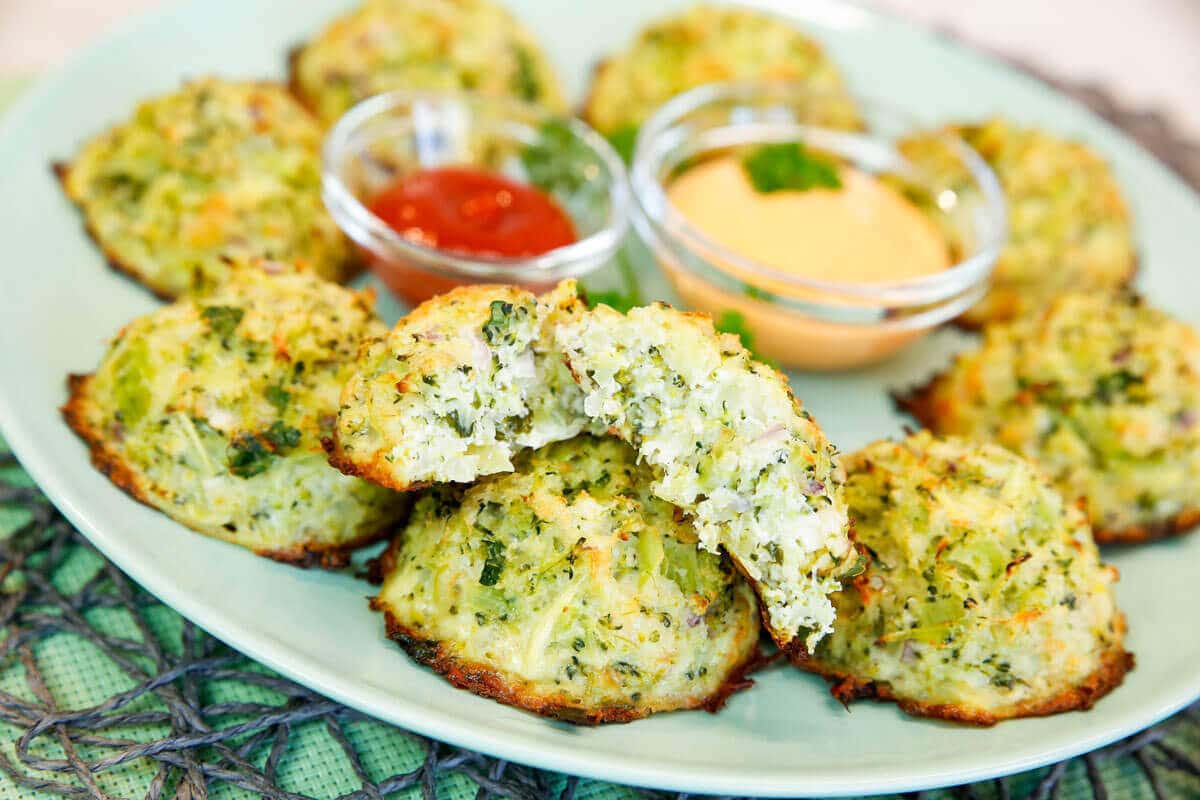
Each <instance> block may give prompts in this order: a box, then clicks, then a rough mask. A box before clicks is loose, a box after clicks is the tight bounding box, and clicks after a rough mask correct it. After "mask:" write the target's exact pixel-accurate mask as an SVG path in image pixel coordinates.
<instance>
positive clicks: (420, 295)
mask: <svg viewBox="0 0 1200 800" xmlns="http://www.w3.org/2000/svg"><path fill="white" fill-rule="evenodd" d="M369 208H370V210H371V213H373V214H374V215H375V216H377V217H379V218H380V219H381V220H383V221H384V222H385V223H387V224H388V226H389V227H391V228H392V229H393V230H395V231H396V232H397V233H399V234H400V235H401V236H403V237H404V238H406V239H408V240H409V241H411V242H413V243H415V244H420V245H424V246H425V247H430V248H434V249H438V250H445V251H448V252H451V253H454V254H457V255H465V256H483V257H510V258H522V257H529V256H536V255H540V254H542V253H546V252H548V251H550V250H554V249H555V248H558V247H562V246H564V245H568V244H571V243H572V242H574V241H575V240H576V235H575V226H574V225H573V224H572V222H571V218H570V217H569V216H567V213H566V212H565V211H563V209H562V207H561V206H559V204H558V203H557V202H555V200H554V198H552V197H550V196H549V195H548V194H546V193H545V192H542V191H540V190H538V189H536V188H534V187H532V186H529V185H527V184H524V183H520V182H518V181H514V180H511V179H510V178H506V177H504V176H502V175H497V174H495V173H492V172H485V171H483V170H477V169H472V168H470V167H438V168H436V169H427V170H421V171H420V172H415V173H413V174H411V175H407V176H405V177H404V178H402V179H400V180H399V181H397V182H396V183H394V184H392V185H391V186H389V187H388V188H386V189H384V190H383V191H382V192H380V193H379V194H378V195H376V196H375V198H374V199H373V200H372V201H371V203H370V205H369ZM375 268H376V271H377V272H378V273H379V276H380V277H381V278H382V279H383V280H384V282H385V283H387V284H388V286H389V287H390V288H391V289H392V290H393V291H395V292H396V293H397V294H399V295H400V296H401V297H403V298H404V299H405V300H407V301H409V302H410V303H417V302H421V301H422V300H427V299H428V298H430V297H432V296H433V295H435V294H440V293H442V292H444V291H447V290H449V289H452V288H454V287H455V286H459V285H461V284H463V283H465V282H466V281H461V280H456V279H454V278H452V277H448V276H443V275H436V274H432V273H429V272H426V271H424V270H422V269H419V268H417V267H414V266H410V265H407V264H397V263H394V262H387V263H381V262H378V261H377V262H376V264H375ZM494 282H501V279H500V278H497V279H496V280H495V281H494Z"/></svg>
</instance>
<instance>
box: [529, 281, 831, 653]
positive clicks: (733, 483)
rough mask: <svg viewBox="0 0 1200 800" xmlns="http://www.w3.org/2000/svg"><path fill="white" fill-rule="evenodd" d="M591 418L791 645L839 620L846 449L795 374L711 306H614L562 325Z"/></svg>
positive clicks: (560, 336)
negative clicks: (687, 519) (809, 403)
mask: <svg viewBox="0 0 1200 800" xmlns="http://www.w3.org/2000/svg"><path fill="white" fill-rule="evenodd" d="M552 337H553V341H554V343H555V346H556V349H558V350H560V351H561V352H562V353H564V354H565V357H566V360H567V363H568V365H569V367H570V369H571V372H572V373H573V374H574V375H575V377H576V379H577V380H578V381H579V384H580V387H581V388H582V390H583V392H584V401H583V410H584V413H585V414H586V415H587V416H588V418H589V419H591V420H593V421H594V422H595V423H598V424H600V425H602V426H603V427H605V428H606V429H607V430H608V431H609V432H611V433H614V434H616V435H617V436H619V437H621V438H622V439H624V440H625V441H627V442H629V443H630V444H632V445H633V446H634V447H635V448H636V449H637V451H638V455H639V458H641V459H642V460H643V461H645V463H646V464H648V465H649V467H650V469H651V470H652V472H653V474H654V478H655V480H654V484H653V491H654V493H655V495H656V496H658V497H660V498H662V499H664V500H666V501H668V502H670V503H673V504H675V505H677V506H679V507H680V508H681V509H683V510H684V511H685V512H686V513H688V514H690V515H692V517H693V518H694V521H695V526H696V533H697V535H698V537H699V541H700V545H701V547H703V548H704V549H706V550H708V551H710V552H717V551H718V549H719V548H724V549H725V551H726V552H728V553H729V554H730V555H731V556H732V557H733V558H734V560H735V561H736V562H737V563H738V565H739V566H740V567H741V569H742V570H743V571H744V572H745V574H746V575H747V576H748V577H749V578H750V579H751V580H752V581H753V582H754V583H755V584H756V586H757V589H758V592H759V597H760V599H761V600H762V603H763V606H764V608H765V610H766V617H767V623H768V628H769V630H770V631H771V633H772V635H773V636H774V637H775V639H776V641H777V642H779V643H780V644H781V645H791V644H792V643H793V642H795V641H799V642H800V643H803V644H806V645H807V646H809V647H811V646H812V645H814V644H815V643H816V642H817V641H818V640H819V639H820V638H821V637H822V636H823V635H825V634H827V633H828V632H829V631H830V630H831V627H832V624H833V607H832V605H831V604H830V602H829V599H828V597H827V595H828V594H829V593H830V592H832V591H834V590H835V589H837V588H838V586H839V583H838V578H839V575H840V573H841V572H842V571H844V570H846V569H848V568H850V567H852V566H853V563H854V562H855V553H854V551H853V550H852V548H851V547H850V543H849V539H848V537H847V530H846V508H845V504H844V503H843V501H842V498H841V490H840V484H841V474H840V470H839V468H838V466H837V461H836V450H835V448H834V447H833V445H831V444H830V443H829V442H828V441H827V440H826V439H825V436H824V434H823V433H822V432H821V429H820V428H819V427H818V426H817V424H816V422H815V421H814V420H813V418H812V416H811V415H810V414H809V413H808V412H807V411H806V410H804V409H803V408H802V407H801V406H800V404H799V402H797V401H796V399H795V398H794V397H793V396H792V394H791V392H790V391H789V389H788V387H787V382H786V379H785V378H784V377H783V376H782V375H781V374H779V373H778V372H776V371H775V370H772V369H771V368H769V367H767V366H765V365H763V364H761V363H759V362H757V361H754V360H753V359H752V358H751V357H750V354H749V353H748V352H747V351H746V349H745V348H744V347H742V345H741V343H740V342H739V341H738V340H737V338H736V337H734V336H730V335H727V334H718V333H717V332H716V331H715V330H714V329H713V326H712V322H711V320H709V319H708V318H707V317H704V316H701V315H695V314H684V313H681V312H678V311H675V310H674V309H671V308H669V307H667V306H664V305H662V304H654V305H651V306H647V307H644V308H635V309H632V310H631V311H630V312H629V313H628V314H621V313H619V312H617V311H614V310H613V309H611V308H608V307H607V306H598V307H597V308H595V309H594V310H592V311H589V312H587V313H582V314H575V315H572V316H570V317H566V318H564V319H562V320H560V321H559V322H558V324H556V325H555V326H554V327H553V328H552Z"/></svg>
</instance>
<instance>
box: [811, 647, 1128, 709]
mask: <svg viewBox="0 0 1200 800" xmlns="http://www.w3.org/2000/svg"><path fill="white" fill-rule="evenodd" d="M793 663H794V664H795V665H796V666H797V667H799V668H800V669H802V670H804V671H806V672H812V673H815V674H817V675H820V676H822V677H823V678H825V679H826V680H828V681H829V683H830V688H829V692H830V694H832V695H833V696H834V697H835V698H836V699H837V700H838V702H840V703H841V704H842V705H846V706H848V705H849V704H850V703H851V702H852V701H854V700H859V699H864V698H865V699H870V700H880V701H893V702H895V703H896V705H898V706H900V709H901V710H902V711H904V712H905V713H907V714H911V715H913V716H914V717H931V718H934V719H943V720H947V721H950V722H961V723H964V724H967V725H979V726H984V727H986V726H990V725H995V724H996V723H997V722H1002V721H1003V720H1006V719H1017V718H1019V717H1045V716H1049V715H1051V714H1061V713H1064V712H1067V711H1087V710H1088V709H1090V708H1091V707H1092V706H1094V705H1095V704H1096V701H1098V700H1099V699H1100V698H1102V697H1104V696H1105V695H1106V694H1108V693H1109V692H1111V691H1112V690H1113V689H1115V688H1117V687H1118V686H1120V685H1121V682H1122V681H1124V680H1125V674H1126V673H1127V672H1129V670H1131V669H1133V667H1134V658H1133V654H1132V653H1129V652H1127V651H1126V650H1125V649H1124V648H1123V647H1121V646H1119V645H1118V646H1117V647H1114V648H1112V649H1110V650H1109V651H1108V652H1106V653H1105V654H1104V655H1103V656H1102V657H1101V659H1100V666H1099V667H1097V668H1096V670H1095V671H1094V672H1092V674H1090V675H1088V676H1087V677H1086V678H1084V679H1083V680H1082V681H1080V682H1079V683H1078V684H1077V685H1075V686H1072V687H1071V688H1069V689H1065V690H1063V691H1062V692H1059V693H1058V694H1057V695H1054V696H1053V697H1049V698H1046V699H1044V700H1030V701H1026V702H1022V703H1018V704H1016V705H1015V706H1013V707H1011V708H1009V709H1007V710H1005V711H1002V712H992V711H988V710H986V709H982V708H972V707H970V706H964V705H958V704H954V703H926V702H922V701H920V700H915V699H913V698H906V697H898V696H897V695H895V694H894V693H893V692H892V687H891V686H890V685H889V684H887V683H878V682H876V681H872V680H864V679H862V678H857V677H854V676H852V675H848V674H846V673H843V672H839V671H837V670H832V669H828V668H826V667H824V666H823V665H822V664H820V663H819V662H817V661H815V660H812V659H809V660H807V661H804V662H803V663H800V662H795V661H793Z"/></svg>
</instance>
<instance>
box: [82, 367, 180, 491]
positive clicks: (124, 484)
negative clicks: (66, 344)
mask: <svg viewBox="0 0 1200 800" xmlns="http://www.w3.org/2000/svg"><path fill="white" fill-rule="evenodd" d="M93 377H94V376H92V375H75V374H71V375H68V376H67V394H68V396H67V402H66V403H64V404H63V405H62V407H61V408H59V412H60V413H61V414H62V416H63V419H64V420H65V421H66V423H67V426H68V427H70V429H71V430H73V431H75V433H76V434H77V435H78V436H79V438H80V439H83V441H84V443H85V444H86V445H87V446H88V450H89V451H90V453H91V459H92V465H93V466H94V467H95V468H96V469H98V470H100V472H102V473H103V474H104V476H105V477H107V478H108V479H109V480H110V481H112V482H113V484H114V485H115V486H116V487H117V488H118V489H120V490H121V491H123V492H125V493H126V494H128V495H129V496H130V497H132V498H133V499H134V500H137V501H138V502H140V503H144V504H145V505H148V506H150V507H151V508H156V506H155V505H154V502H153V501H152V499H151V497H150V493H149V492H148V491H147V490H146V488H145V487H144V486H143V485H142V481H141V480H139V478H138V475H137V473H135V472H134V471H133V470H131V469H130V468H129V467H128V466H126V464H125V462H123V461H122V460H121V458H120V456H119V455H118V454H116V453H114V452H113V451H112V450H111V449H110V448H109V447H108V444H107V442H106V441H105V439H104V436H103V435H102V434H101V432H100V431H98V430H96V429H95V428H93V427H92V425H91V423H90V422H89V421H88V418H87V391H88V386H89V384H91V382H92V379H93Z"/></svg>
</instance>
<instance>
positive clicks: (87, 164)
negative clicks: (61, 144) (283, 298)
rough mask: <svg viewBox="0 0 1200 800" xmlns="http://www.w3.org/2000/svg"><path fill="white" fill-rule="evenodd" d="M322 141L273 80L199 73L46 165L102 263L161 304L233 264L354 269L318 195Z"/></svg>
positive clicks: (333, 272) (324, 271) (335, 274)
mask: <svg viewBox="0 0 1200 800" xmlns="http://www.w3.org/2000/svg"><path fill="white" fill-rule="evenodd" d="M320 146H321V130H320V127H319V126H318V125H317V122H316V120H314V119H313V118H312V116H311V115H310V114H309V113H308V112H307V111H305V110H304V108H302V107H301V106H300V104H299V103H297V102H296V101H295V100H294V99H293V98H292V97H291V96H290V95H289V94H288V93H287V91H286V90H284V88H283V87H282V86H277V85H275V84H270V83H253V82H237V83H234V82H229V81H224V80H220V79H217V78H205V79H203V80H197V81H193V82H191V83H188V84H186V85H185V86H184V87H183V88H182V89H180V90H179V91H177V92H172V93H170V94H166V95H162V96H161V97H156V98H154V99H152V100H148V101H146V102H144V103H142V104H141V105H140V106H139V107H138V109H137V111H136V112H135V113H134V115H133V116H132V117H131V118H130V119H128V120H126V121H125V122H122V123H121V124H119V125H117V126H116V127H114V128H112V129H111V130H109V131H108V132H106V133H104V134H101V135H100V136H97V137H96V138H94V139H92V140H91V141H90V142H88V143H87V144H86V145H85V146H84V147H83V148H82V149H81V150H80V152H79V154H78V155H77V156H76V157H75V160H74V161H72V162H71V163H69V164H58V165H56V166H55V169H56V171H57V172H58V174H59V177H60V178H61V180H62V185H63V188H64V189H65V191H66V194H67V196H68V197H69V198H70V199H71V200H72V201H73V202H74V203H75V204H76V205H78V206H79V208H80V209H81V210H82V212H83V217H84V221H85V224H86V227H87V230H88V232H89V233H90V234H91V236H92V238H93V239H95V241H96V243H97V244H98V245H99V246H100V248H101V249H102V250H103V251H104V255H105V256H106V257H107V258H108V260H109V262H110V263H111V264H112V265H113V266H114V267H115V268H117V269H119V270H121V271H122V272H125V273H127V274H129V275H130V276H131V277H133V278H134V279H136V280H138V281H139V282H141V283H143V284H145V285H146V286H147V287H148V288H149V289H150V290H151V291H153V292H154V293H155V294H157V295H159V296H160V297H164V298H168V299H169V298H174V297H178V296H179V295H181V294H183V293H184V292H186V291H188V290H190V289H192V288H194V287H195V286H196V285H197V284H198V283H215V282H219V281H221V280H223V279H224V278H225V276H226V275H228V273H229V263H230V262H232V261H251V260H254V259H256V258H266V259H273V260H279V261H287V262H291V263H301V264H304V265H305V266H307V267H308V268H310V269H312V270H314V271H315V272H316V273H317V274H319V275H321V276H323V277H326V278H329V279H330V280H335V281H342V280H345V279H347V278H349V277H351V276H352V275H354V273H355V272H356V271H357V269H358V266H359V265H358V259H357V257H356V256H355V254H354V251H353V250H352V249H351V247H350V243H349V241H348V240H347V239H346V237H345V236H343V235H342V232H341V231H340V230H339V229H338V227H337V225H336V224H335V223H334V221H333V218H332V217H330V216H329V214H328V213H327V212H326V211H325V206H324V204H323V203H322V201H321V159H320V155H319V152H318V151H319V149H320Z"/></svg>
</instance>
